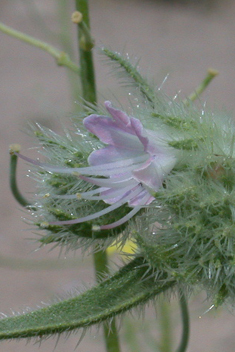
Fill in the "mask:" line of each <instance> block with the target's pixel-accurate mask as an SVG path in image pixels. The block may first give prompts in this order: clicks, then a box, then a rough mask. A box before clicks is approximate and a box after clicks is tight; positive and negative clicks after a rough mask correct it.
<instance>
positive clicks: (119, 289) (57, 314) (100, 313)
mask: <svg viewBox="0 0 235 352" xmlns="http://www.w3.org/2000/svg"><path fill="white" fill-rule="evenodd" d="M148 271H149V265H147V263H146V262H145V260H144V259H143V258H137V259H134V260H133V261H132V262H131V263H129V264H127V265H126V266H124V267H123V268H122V269H121V270H120V271H119V272H117V273H116V274H115V275H114V276H113V277H111V278H109V279H107V280H105V281H104V282H102V283H100V284H99V285H97V286H95V287H94V288H92V289H90V290H88V291H86V292H85V293H83V294H81V295H79V296H77V297H74V298H70V299H67V300H64V301H61V302H59V303H56V304H53V305H51V306H48V307H45V308H41V309H39V310H36V311H33V312H30V313H25V314H23V315H19V316H13V317H9V318H4V319H2V320H0V339H2V340H3V339H12V338H28V337H44V336H48V335H53V334H56V333H62V332H68V331H72V330H74V329H77V328H83V327H84V328H87V327H88V326H91V325H94V324H97V323H100V322H102V321H105V320H107V319H109V318H112V317H114V316H116V315H118V314H120V313H123V312H125V311H127V310H129V309H131V308H133V307H135V306H137V305H139V304H143V303H145V302H147V301H148V300H150V299H151V298H153V297H154V296H156V295H158V294H159V293H161V292H164V291H166V290H167V289H168V288H170V287H173V286H174V285H175V281H167V282H165V281H164V280H163V279H164V276H163V274H161V275H159V281H156V280H154V278H153V277H152V276H151V278H150V277H149V278H147V275H148Z"/></svg>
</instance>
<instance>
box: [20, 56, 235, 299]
mask: <svg viewBox="0 0 235 352" xmlns="http://www.w3.org/2000/svg"><path fill="white" fill-rule="evenodd" d="M120 60H122V61H121V63H123V62H124V63H125V64H126V66H127V65H128V67H129V68H130V69H131V68H132V66H131V64H130V62H128V61H127V60H126V59H124V58H123V57H120ZM116 62H117V63H118V60H116ZM132 70H133V72H134V70H135V68H134V67H133V68H132ZM139 77H140V74H139V73H138V78H139ZM142 82H144V88H143V89H139V87H138V86H137V88H135V97H136V95H137V93H139V92H140V93H143V91H144V89H146V91H148V92H150V91H151V92H153V91H154V89H153V88H152V87H149V89H147V88H146V87H147V83H146V81H144V79H142V80H141V83H140V84H142ZM135 83H136V81H135ZM137 83H138V82H137ZM143 95H144V98H143V99H142V100H141V97H139V98H138V106H134V105H133V104H130V105H131V109H130V111H131V112H130V114H129V115H130V116H134V118H132V117H129V116H128V115H127V114H125V113H124V112H123V111H121V110H118V109H114V108H112V107H111V105H110V103H106V105H107V106H108V110H109V113H110V112H111V114H112V113H113V116H107V111H105V110H104V109H103V110H102V107H100V108H97V111H96V110H95V109H96V108H93V109H94V111H90V112H88V113H87V115H89V117H91V118H92V121H91V124H92V126H93V129H94V130H96V129H97V130H99V129H102V132H100V131H99V132H97V136H98V138H97V136H94V134H91V129H92V128H91V127H89V128H90V131H87V129H86V128H85V127H84V126H83V124H82V123H81V122H79V121H80V120H79V118H76V119H75V130H74V131H73V132H71V134H69V135H68V134H67V135H66V136H64V137H61V136H58V135H57V134H55V133H54V132H52V131H50V130H48V129H46V128H44V127H41V126H40V127H38V129H37V131H35V135H36V137H37V138H38V140H39V142H40V145H41V147H40V149H39V151H40V152H41V153H42V154H44V156H45V157H46V161H45V163H38V165H37V162H35V164H36V168H37V171H36V176H37V181H38V182H37V197H36V203H35V204H34V206H36V207H37V211H36V212H35V211H34V212H33V213H34V214H35V216H36V221H35V224H36V225H38V226H39V228H41V229H43V231H45V230H46V234H45V235H43V236H42V237H40V241H41V243H44V244H45V243H49V242H56V243H58V244H63V245H65V244H66V245H67V246H69V247H73V248H74V247H75V248H76V247H78V246H84V245H85V244H86V247H89V245H91V244H92V243H93V241H98V242H99V244H102V246H104V247H107V246H108V245H109V244H110V242H111V241H113V240H114V239H116V237H117V235H119V237H118V239H117V240H123V241H124V240H126V238H127V237H128V236H131V237H132V238H134V239H135V240H136V242H137V244H138V249H137V255H138V256H139V255H140V256H143V257H144V258H145V259H146V263H148V265H149V267H150V268H151V269H153V271H156V277H157V276H158V275H159V271H160V272H162V273H164V274H165V276H164V277H165V280H166V281H171V280H174V281H175V280H176V281H177V282H178V283H179V284H185V287H186V286H187V287H188V286H190V288H191V289H192V288H193V287H194V286H201V287H203V288H204V289H206V290H207V292H208V294H209V296H211V297H212V300H213V303H214V304H216V305H218V304H220V303H222V302H223V301H224V300H225V299H227V298H233V297H234V284H235V283H234V264H235V258H234V216H235V209H234V200H235V193H234V186H235V176H234V175H235V173H234V167H235V162H234V132H235V127H234V121H233V119H232V118H231V117H228V116H226V115H225V114H222V113H221V114H219V113H212V112H211V111H207V110H206V109H204V108H201V109H200V108H198V107H196V106H195V105H194V104H193V103H192V102H190V101H189V100H188V101H187V102H185V101H184V102H181V101H180V99H177V101H176V100H171V99H169V98H168V97H166V96H165V95H164V94H163V93H162V92H161V91H159V90H156V92H155V95H153V93H151V95H152V97H151V98H149V97H150V95H149V94H148V96H147V97H146V94H143ZM110 109H111V110H110ZM115 114H116V115H117V116H119V118H120V115H122V117H123V116H125V118H128V119H129V120H128V121H127V123H130V120H131V119H132V120H133V119H134V121H135V122H136V123H137V122H138V128H140V129H141V132H139V136H138V132H136V131H137V127H136V129H135V130H133V129H132V130H131V128H132V127H130V126H129V127H125V128H126V130H123V129H122V128H121V127H120V126H113V124H114V123H115V117H116V116H115ZM94 117H95V118H96V119H95V118H94ZM102 123H103V124H104V125H102ZM109 123H110V125H108V124H109ZM95 124H96V126H97V127H94V126H95ZM143 126H144V127H143ZM128 128H129V129H130V130H128ZM110 131H111V132H110ZM93 132H94V131H93ZM94 133H95V132H94ZM102 133H103V135H104V137H103V136H102V137H101V136H100V135H101V134H102ZM107 134H110V136H108V137H107ZM132 137H133V141H131V138H132ZM137 137H138V138H137ZM102 138H103V139H104V141H102ZM105 138H106V139H105ZM109 138H110V139H109ZM115 138H117V139H116V140H115ZM141 138H142V139H144V138H148V141H147V142H146V146H145V145H144V142H143V140H141ZM108 139H109V140H108ZM111 139H112V141H111ZM134 139H136V140H134ZM107 140H108V141H107ZM118 141H120V144H118ZM132 142H133V145H132ZM141 142H142V144H141ZM135 143H136V144H135ZM138 143H139V144H138ZM107 144H108V146H107ZM138 147H140V148H141V147H142V149H141V150H142V152H141V153H142V154H144V153H145V152H146V150H147V149H148V148H149V150H151V152H150V153H149V154H148V152H147V157H146V158H145V157H144V155H143V159H142V160H141V161H140V163H139V162H138V161H137V162H136V161H135V160H134V159H135V157H136V156H137V157H139V155H140V153H139V152H138V150H137V149H138ZM133 148H135V149H133ZM154 148H155V149H154ZM153 149H154V152H152V150H153ZM91 153H93V159H94V160H98V159H97V158H99V157H100V158H101V160H99V161H97V162H96V164H97V165H98V166H99V165H101V166H102V172H103V173H102V172H101V174H98V175H101V176H99V177H97V178H92V179H91V178H90V179H89V178H88V177H82V178H80V172H79V170H82V173H84V171H83V170H84V169H86V167H87V168H88V171H86V172H85V173H86V174H89V173H90V174H91V175H94V173H97V172H98V169H97V165H95V166H94V168H93V169H92V167H91V166H89V163H88V160H89V156H90V155H91ZM97 154H98V155H97ZM142 154H141V155H142ZM99 155H100V156H99ZM105 155H106V156H105ZM149 155H150V156H149ZM102 158H103V159H102ZM121 158H122V159H121ZM153 159H154V163H156V165H154V167H152V165H151V167H150V168H149V164H148V162H149V160H151V162H152V160H153ZM26 160H27V159H26ZM28 160H29V162H31V160H30V159H28ZM126 160H131V162H130V163H129V164H128V166H127V168H128V167H129V166H130V164H131V163H134V167H133V168H131V169H130V173H129V171H128V175H127V177H124V176H125V172H126V170H125V167H126V166H125V164H124V163H125V161H126ZM112 162H113V164H112ZM102 163H103V164H102ZM115 163H116V164H115ZM93 164H95V162H94V161H93ZM114 164H115V165H114ZM110 165H111V173H110V174H109V169H107V170H108V172H106V173H105V172H104V171H105V168H107V166H110ZM159 165H160V166H159ZM158 166H159V167H158ZM53 167H54V168H53ZM114 167H116V169H114V171H113V168H114ZM136 169H138V172H139V173H138V172H136ZM66 170H67V171H66ZM73 170H74V171H73ZM135 172H136V173H135ZM139 175H140V176H139ZM117 176H118V178H117ZM115 177H116V178H115ZM131 177H132V178H133V180H132V182H133V184H132V183H131V186H130V187H131V188H128V187H129V186H128V187H127V188H125V187H126V184H130V179H131ZM138 177H139V178H138ZM119 178H120V180H119ZM94 180H95V181H94ZM97 180H98V182H97ZM106 181H107V182H106ZM99 182H100V183H99ZM118 182H120V183H119V186H117V184H118ZM125 182H126V183H125ZM106 183H107V184H106ZM102 184H103V185H104V186H103V188H102V189H101V188H99V187H101V185H102ZM156 184H157V186H156ZM94 185H95V186H94ZM138 185H140V186H139V187H140V190H139V191H137V193H135V194H134V195H133V197H134V196H135V197H136V196H137V197H138V196H139V194H141V192H143V190H144V192H145V193H146V194H147V195H149V196H150V198H149V197H147V201H146V202H143V204H142V203H140V205H141V206H140V207H139V208H138V209H137V210H138V211H137V212H136V214H134V215H133V217H130V218H129V217H128V220H129V221H128V222H127V221H125V222H124V223H120V224H119V223H118V219H120V218H121V219H122V218H123V217H126V216H128V213H129V212H130V209H131V208H132V209H135V207H137V206H138V205H139V204H138V203H136V204H131V205H130V204H128V200H126V201H125V202H123V203H120V205H119V206H118V207H117V208H116V209H115V211H112V210H110V211H107V212H104V214H105V216H96V217H95V219H91V220H88V221H86V217H87V216H88V219H89V215H90V214H94V213H98V214H99V213H100V214H101V215H102V211H104V209H108V205H107V203H108V204H111V203H110V200H109V199H110V198H112V200H113V199H114V198H115V197H116V198H117V199H116V198H115V199H114V200H113V201H112V204H113V203H115V202H117V201H119V200H120V199H122V197H123V196H126V195H127V193H128V192H129V189H131V191H132V192H133V189H136V188H135V187H136V186H138ZM108 187H110V188H109V189H108ZM112 187H115V188H114V189H112ZM154 187H155V188H154ZM107 189H108V192H109V193H110V191H111V196H112V197H111V196H109V198H108V197H107V198H105V190H107ZM98 191H99V192H98ZM86 192H87V193H86ZM89 192H90V193H92V194H96V195H98V194H99V196H96V197H92V196H91V197H90V198H89V197H88V196H87V197H86V194H89ZM112 192H115V195H114V193H112ZM82 195H84V196H82ZM83 197H84V198H83ZM133 197H132V198H133ZM93 198H96V200H94V199H93ZM130 198H131V197H130ZM128 199H129V198H128ZM150 200H151V201H150ZM80 218H82V219H83V220H82V222H81V223H79V219H80ZM76 219H78V223H77V221H76ZM110 223H115V226H114V227H113V228H112V227H111V229H109V227H108V225H107V228H108V229H105V226H104V225H106V224H110ZM102 226H104V229H102ZM120 232H121V236H120ZM151 275H153V274H151Z"/></svg>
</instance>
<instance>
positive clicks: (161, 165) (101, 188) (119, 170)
mask: <svg viewBox="0 0 235 352" xmlns="http://www.w3.org/2000/svg"><path fill="white" fill-rule="evenodd" d="M105 107H106V109H107V111H108V112H109V113H110V115H111V116H112V117H108V116H101V115H96V114H92V115H90V116H87V117H86V118H85V119H84V126H85V127H86V129H87V130H88V131H89V132H91V133H92V134H94V135H95V136H96V137H98V138H99V140H100V141H101V142H102V143H104V144H105V146H104V148H101V149H99V150H95V151H93V152H92V153H91V154H90V156H89V157H88V163H89V165H90V166H88V167H81V168H69V167H59V166H53V165H49V164H46V163H41V162H38V161H35V160H32V159H30V158H28V157H25V156H23V155H21V154H18V155H19V157H21V158H22V159H24V160H26V161H28V162H30V163H32V164H34V165H37V166H39V167H41V168H43V169H44V170H46V171H48V172H51V173H61V174H73V175H74V174H76V176H77V177H79V178H80V179H82V180H84V181H86V182H87V183H89V184H92V185H94V186H95V187H94V189H92V190H89V191H87V192H82V193H79V194H78V193H77V194H73V195H60V196H59V195H55V197H57V198H62V199H75V200H76V201H79V199H81V198H83V199H87V200H98V201H103V202H105V203H107V204H109V206H108V207H106V208H105V209H103V210H101V211H98V212H95V213H93V214H90V215H87V216H84V217H81V218H77V219H72V220H66V221H55V222H51V223H50V225H73V224H77V223H82V222H87V221H90V220H94V219H97V218H99V217H101V216H104V215H105V214H108V213H109V212H111V211H114V210H115V209H118V208H119V207H121V206H122V205H124V204H126V203H127V204H128V206H129V207H130V208H133V209H132V210H131V211H130V212H129V213H128V214H127V215H125V216H124V217H122V218H121V219H119V220H117V221H115V222H113V223H111V224H107V225H102V226H93V229H94V230H108V229H112V228H115V227H117V226H120V225H122V224H123V223H125V222H127V221H128V220H129V219H131V218H132V217H133V216H134V215H135V214H136V213H137V212H138V211H139V210H140V209H141V208H143V207H144V206H146V205H149V204H150V203H151V202H152V201H153V200H154V196H153V194H154V192H156V191H157V190H158V189H159V188H160V187H161V185H162V182H163V180H164V178H165V177H166V176H167V174H168V173H169V172H170V171H171V170H172V168H173V167H174V165H175V161H176V160H175V156H174V154H173V152H172V149H171V148H170V147H168V146H167V145H166V143H165V144H164V141H162V140H161V139H160V138H159V135H158V134H157V133H155V132H154V131H150V130H147V129H144V127H143V125H142V123H141V122H140V120H138V119H137V118H134V117H130V116H128V115H127V114H125V113H124V112H123V111H121V110H118V109H115V108H113V107H112V105H111V103H110V102H109V101H106V102H105Z"/></svg>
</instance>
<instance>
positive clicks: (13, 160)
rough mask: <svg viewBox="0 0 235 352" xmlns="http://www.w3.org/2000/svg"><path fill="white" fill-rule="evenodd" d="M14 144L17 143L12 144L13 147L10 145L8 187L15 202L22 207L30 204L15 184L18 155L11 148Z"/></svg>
mask: <svg viewBox="0 0 235 352" xmlns="http://www.w3.org/2000/svg"><path fill="white" fill-rule="evenodd" d="M15 146H18V145H14V147H12V146H10V188H11V192H12V194H13V196H14V198H15V199H16V200H17V202H18V203H19V204H20V205H22V206H23V207H27V206H30V205H31V204H30V202H29V201H28V200H27V199H25V197H24V196H22V194H21V193H20V191H19V189H18V186H17V181H16V168H17V160H18V157H17V155H15V154H14V153H13V149H14V148H15Z"/></svg>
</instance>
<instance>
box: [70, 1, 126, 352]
mask: <svg viewBox="0 0 235 352" xmlns="http://www.w3.org/2000/svg"><path fill="white" fill-rule="evenodd" d="M75 2H76V10H77V11H79V12H80V13H81V14H82V23H81V22H80V23H79V24H78V43H79V55H80V67H81V84H82V92H83V99H84V100H85V101H86V102H88V103H92V104H95V103H96V99H97V98H96V85H95V72H94V65H93V56H92V51H91V49H92V45H91V40H90V38H91V36H90V35H88V34H89V33H90V21H89V7H88V0H75ZM94 267H95V273H96V280H97V282H99V281H100V277H99V275H101V274H105V273H106V274H107V273H108V261H107V253H106V252H105V251H97V252H95V253H94ZM103 327H104V340H105V344H106V351H107V352H119V351H120V347H119V339H118V334H117V328H116V324H115V320H114V319H112V321H111V323H110V324H108V323H106V322H104V324H103Z"/></svg>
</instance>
